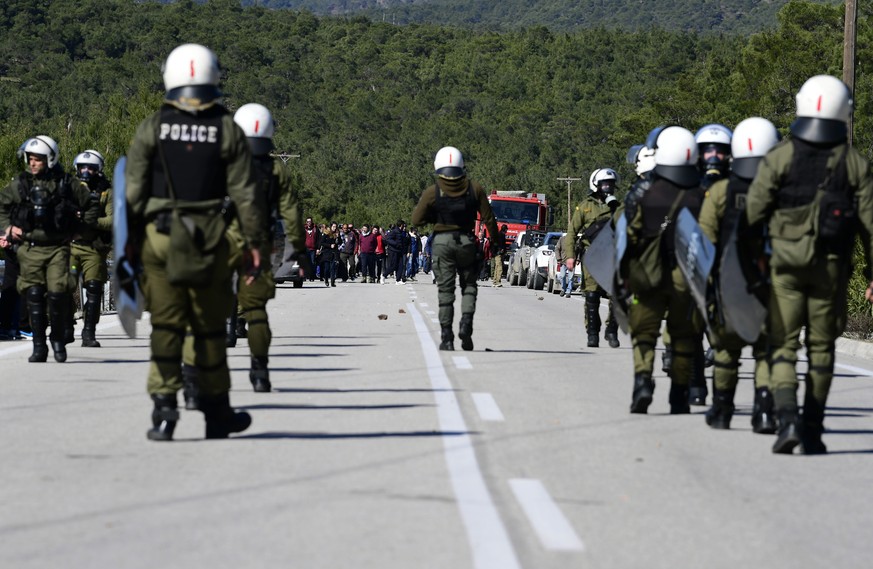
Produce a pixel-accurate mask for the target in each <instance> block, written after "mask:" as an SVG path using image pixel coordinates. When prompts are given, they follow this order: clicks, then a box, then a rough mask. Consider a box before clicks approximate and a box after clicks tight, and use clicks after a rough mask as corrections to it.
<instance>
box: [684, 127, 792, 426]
mask: <svg viewBox="0 0 873 569" xmlns="http://www.w3.org/2000/svg"><path fill="white" fill-rule="evenodd" d="M778 141H779V133H778V132H777V131H776V127H775V126H773V123H771V122H770V121H768V120H767V119H763V118H760V117H752V118H748V119H746V120H744V121H742V122H741V123H740V124H738V125H737V128H736V131H735V132H734V136H733V139H732V143H731V144H732V154H733V161H732V163H731V166H730V172H729V173H730V177H729V178H725V179H721V180H718V181H716V182H715V183H713V184H712V185H711V186H710V187H709V190H708V192H707V195H706V199H705V200H704V202H703V206H702V207H701V210H700V218H699V223H700V228H701V230H703V233H704V234H705V235H706V236H707V237H708V238H709V240H710V241H712V243H713V244H714V245H715V246H716V251H717V253H716V259H723V258H724V253H725V248H726V244H727V242H728V241H729V240H730V239H731V237H732V235H734V234H736V237H735V239H736V242H737V243H738V244H739V245H738V246H742V247H743V248H744V249H745V251H747V252H748V255H747V256H748V264H749V265H750V266H751V265H753V264H754V265H756V264H757V263H755V260H757V259H759V258H761V256H762V255H763V251H764V233H763V227H762V226H761V225H760V224H759V225H758V226H755V227H749V226H748V225H747V224H746V220H745V209H746V196H747V194H748V190H749V185H750V184H751V182H752V179H753V178H754V177H755V172H757V170H758V164H759V163H760V162H761V159H762V158H763V157H764V155H765V154H766V153H767V152H768V151H769V150H770V148H772V147H773V145H775V144H776V143H777V142H778ZM720 266H721V263H719V262H718V261H717V262H716V269H714V275H713V277H714V279H713V280H714V281H715V282H716V283H718V285H717V286H719V287H723V285H722V283H724V282H725V280H724V279H725V278H731V279H733V280H734V281H735V282H736V285H735V286H738V287H742V288H743V289H745V290H749V289H755V288H758V289H760V290H761V292H762V294H763V293H764V292H765V289H766V284H765V282H764V280H763V279H762V278H760V277H761V276H762V275H760V273H759V272H758V271H754V272H755V273H756V274H750V275H745V274H737V275H724V274H720V273H719V269H720ZM750 268H751V267H750ZM750 272H751V271H750ZM755 276H757V277H758V278H756V279H755V278H754V277H755ZM747 279H748V280H751V279H754V282H748V280H747ZM723 292H727V291H723ZM719 298H723V296H721V295H720V297H719ZM728 310H739V311H747V307H745V306H718V313H719V314H720V315H721V316H722V317H719V318H710V323H709V325H710V328H711V329H712V330H713V331H714V334H713V335H712V336H711V340H712V341H713V346H714V349H715V355H714V371H713V377H712V383H713V397H712V407H711V408H710V409H709V410H708V411H707V412H706V422H707V424H708V425H709V426H710V427H712V428H714V429H729V428H730V424H731V418H732V417H733V414H734V393H735V392H736V387H737V379H738V377H737V376H738V368H739V365H740V354H741V352H742V349H743V347H744V346H745V345H747V343H748V342H746V341H744V340H743V339H742V338H741V337H740V336H739V334H738V333H737V332H736V331H735V330H733V329H730V328H729V327H728V326H726V325H725V323H724V322H725V319H724V317H723V316H724V314H725V312H726V311H728ZM759 324H763V322H759ZM753 345H754V347H753V354H754V358H755V404H754V407H753V409H752V430H753V431H754V432H756V433H773V432H775V431H776V424H775V420H774V416H773V395H772V393H771V391H770V382H769V378H770V371H769V368H768V365H767V335H766V334H765V333H763V332H762V333H761V335H760V336H759V337H758V339H757V341H755V342H754V343H753Z"/></svg>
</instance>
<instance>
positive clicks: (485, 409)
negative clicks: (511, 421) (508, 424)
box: [470, 393, 504, 421]
mask: <svg viewBox="0 0 873 569" xmlns="http://www.w3.org/2000/svg"><path fill="white" fill-rule="evenodd" d="M470 396H471V397H473V403H474V404H475V405H476V411H478V412H479V417H480V418H481V419H482V420H483V421H503V420H504V419H503V413H501V412H500V407H498V406H497V401H495V400H494V397H493V396H492V395H491V394H490V393H471V394H470Z"/></svg>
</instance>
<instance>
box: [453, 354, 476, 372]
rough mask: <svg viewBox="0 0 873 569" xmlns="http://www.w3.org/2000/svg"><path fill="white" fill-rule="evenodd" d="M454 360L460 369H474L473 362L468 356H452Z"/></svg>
mask: <svg viewBox="0 0 873 569" xmlns="http://www.w3.org/2000/svg"><path fill="white" fill-rule="evenodd" d="M452 361H454V362H455V367H456V368H458V369H473V364H471V363H470V360H468V359H467V356H452Z"/></svg>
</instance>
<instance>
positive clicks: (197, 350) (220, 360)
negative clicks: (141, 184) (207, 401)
mask: <svg viewBox="0 0 873 569" xmlns="http://www.w3.org/2000/svg"><path fill="white" fill-rule="evenodd" d="M169 251H170V238H169V236H168V235H164V234H161V233H158V232H157V230H156V229H155V225H154V223H150V224H148V225H147V226H146V239H145V244H144V246H143V250H142V262H143V269H144V278H143V292H144V294H145V297H146V301H147V302H148V305H149V310H150V311H151V323H152V334H151V364H150V367H149V377H148V392H149V393H150V394H152V395H155V394H167V395H169V394H175V393H176V392H177V391H178V390H179V389H181V388H182V345H183V341H184V339H185V331H186V328H188V327H190V329H191V334H192V336H193V345H194V365H195V366H196V367H197V368H198V378H199V383H200V392H201V394H203V395H206V396H212V395H221V394H223V393H226V392H228V391H229V390H230V372H229V371H228V368H227V348H226V346H225V320H226V318H227V316H228V315H229V314H230V306H231V302H232V300H233V292H232V290H231V284H230V283H231V281H230V276H231V269H230V267H229V265H228V256H229V245H228V243H227V240H222V242H221V244H220V245H219V247H218V249H217V252H216V258H215V263H214V265H213V275H212V279H211V281H210V284H209V285H208V286H207V287H204V288H187V287H181V286H174V285H171V284H170V283H169V282H168V280H167V271H166V265H167V256H168V254H169Z"/></svg>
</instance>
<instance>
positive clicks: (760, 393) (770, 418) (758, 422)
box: [752, 387, 776, 435]
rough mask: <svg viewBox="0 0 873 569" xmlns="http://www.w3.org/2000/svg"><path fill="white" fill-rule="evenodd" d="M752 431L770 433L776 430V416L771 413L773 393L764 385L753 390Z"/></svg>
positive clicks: (763, 433)
mask: <svg viewBox="0 0 873 569" xmlns="http://www.w3.org/2000/svg"><path fill="white" fill-rule="evenodd" d="M752 432H753V433H758V434H762V435H772V434H773V433H775V432H776V416H775V415H774V413H773V394H772V393H770V390H769V389H768V388H766V387H759V388H757V389H756V390H755V403H754V405H753V406H752Z"/></svg>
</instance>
